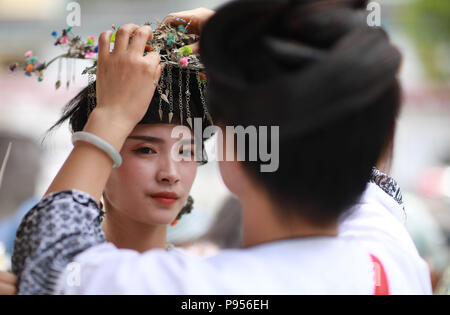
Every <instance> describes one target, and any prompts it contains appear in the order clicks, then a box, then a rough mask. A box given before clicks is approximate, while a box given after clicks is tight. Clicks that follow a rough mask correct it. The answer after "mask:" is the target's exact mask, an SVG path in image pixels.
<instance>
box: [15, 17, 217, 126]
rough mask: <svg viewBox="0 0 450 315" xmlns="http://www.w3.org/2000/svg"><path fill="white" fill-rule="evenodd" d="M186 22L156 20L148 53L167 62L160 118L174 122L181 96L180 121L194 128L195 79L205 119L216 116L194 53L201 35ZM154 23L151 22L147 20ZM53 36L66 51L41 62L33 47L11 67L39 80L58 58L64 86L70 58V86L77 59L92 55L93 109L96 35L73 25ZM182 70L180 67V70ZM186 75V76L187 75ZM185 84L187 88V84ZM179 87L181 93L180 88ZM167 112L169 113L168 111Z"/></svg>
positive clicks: (161, 83) (160, 86)
mask: <svg viewBox="0 0 450 315" xmlns="http://www.w3.org/2000/svg"><path fill="white" fill-rule="evenodd" d="M177 20H178V21H181V22H182V23H184V24H180V25H178V26H172V25H169V24H164V23H161V22H156V23H155V24H156V27H155V28H154V32H153V40H152V41H149V42H147V45H146V47H145V51H144V55H145V54H147V53H148V52H151V51H156V52H158V53H159V54H160V56H161V64H162V65H164V67H163V72H162V75H161V78H160V81H159V82H158V85H157V91H158V93H159V96H160V98H159V107H158V113H159V119H160V121H166V120H165V117H167V122H168V123H171V122H172V119H173V116H174V112H175V109H174V104H175V102H174V100H177V103H178V108H177V112H178V115H179V119H180V123H181V124H183V120H184V119H186V122H187V123H188V124H189V126H190V127H191V128H192V116H191V108H190V106H191V104H190V99H191V95H192V91H191V87H192V86H193V85H192V84H191V83H193V82H191V81H194V82H195V83H196V85H195V86H196V87H197V88H198V92H199V97H200V100H201V103H202V104H201V105H202V107H203V119H207V120H208V121H209V123H210V124H211V125H212V124H213V122H212V118H211V115H210V114H209V112H208V110H207V107H206V101H205V91H206V85H207V75H206V72H205V69H204V66H203V65H202V63H201V62H200V58H199V55H198V54H194V53H193V51H192V49H191V47H190V46H189V45H191V44H193V43H195V42H196V41H198V40H199V36H198V35H195V34H189V33H188V29H189V26H190V24H191V22H192V20H189V21H186V20H183V19H177ZM145 24H146V25H151V23H145ZM113 29H114V33H113V35H112V37H111V43H114V41H115V36H116V33H117V30H118V28H117V29H116V27H115V26H114V25H113ZM52 36H54V37H55V38H56V42H55V43H54V45H55V46H61V47H63V48H64V50H65V53H63V54H61V55H59V56H57V57H55V58H53V59H52V60H51V61H50V62H48V63H45V62H39V60H38V58H37V57H34V56H33V53H32V52H31V51H28V52H26V53H25V58H26V60H25V61H24V62H21V63H15V64H12V65H10V66H9V69H10V70H11V71H15V70H16V69H20V68H21V69H23V70H24V72H25V75H27V76H31V75H32V74H36V75H37V76H38V81H42V80H43V77H44V70H46V69H47V68H48V67H49V66H50V65H51V64H52V63H53V62H54V61H56V60H58V78H57V81H56V84H55V87H56V89H58V88H59V87H60V86H61V70H62V61H63V60H65V61H66V65H67V81H66V86H67V88H68V87H69V85H70V82H71V81H75V74H74V68H75V61H76V60H77V59H91V60H93V65H92V66H90V67H87V68H86V69H84V71H83V72H82V74H88V81H89V85H88V86H89V97H88V98H89V108H88V112H91V111H92V110H93V109H94V107H95V105H96V94H95V88H94V84H95V82H94V81H95V78H94V76H95V74H96V71H97V52H98V46H97V45H95V37H94V36H89V37H88V38H87V39H86V40H82V39H81V38H80V37H79V36H75V35H74V34H73V32H72V27H69V28H67V29H63V30H62V32H61V34H60V35H58V33H57V32H56V31H53V32H52ZM130 39H131V38H130ZM177 70H178V71H177ZM174 72H175V73H176V72H178V75H177V77H178V82H176V83H178V89H175V88H174V84H176V83H175V82H173V73H174ZM183 78H184V79H183ZM183 87H185V88H183ZM177 91H178V95H176V92H177ZM183 91H184V93H183ZM165 113H166V115H164V114H165Z"/></svg>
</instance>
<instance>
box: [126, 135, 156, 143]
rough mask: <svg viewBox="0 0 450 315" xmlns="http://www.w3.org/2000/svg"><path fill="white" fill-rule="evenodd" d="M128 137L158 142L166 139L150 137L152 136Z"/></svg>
mask: <svg viewBox="0 0 450 315" xmlns="http://www.w3.org/2000/svg"><path fill="white" fill-rule="evenodd" d="M128 139H136V140H144V141H147V142H156V143H163V142H164V140H163V139H161V138H156V137H150V136H129V137H128Z"/></svg>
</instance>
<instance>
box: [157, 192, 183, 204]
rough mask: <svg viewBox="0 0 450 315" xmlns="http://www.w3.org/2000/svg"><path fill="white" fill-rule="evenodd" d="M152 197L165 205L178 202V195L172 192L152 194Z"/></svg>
mask: <svg viewBox="0 0 450 315" xmlns="http://www.w3.org/2000/svg"><path fill="white" fill-rule="evenodd" d="M151 197H152V198H153V199H155V200H156V201H158V202H159V203H162V204H164V205H172V204H174V203H175V202H176V201H177V200H178V198H179V197H178V195H177V194H175V193H172V192H160V193H156V194H152V195H151Z"/></svg>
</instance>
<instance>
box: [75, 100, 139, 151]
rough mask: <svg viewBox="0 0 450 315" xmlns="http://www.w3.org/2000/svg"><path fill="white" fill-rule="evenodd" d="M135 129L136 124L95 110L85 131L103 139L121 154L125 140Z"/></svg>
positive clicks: (102, 110)
mask: <svg viewBox="0 0 450 315" xmlns="http://www.w3.org/2000/svg"><path fill="white" fill-rule="evenodd" d="M134 127H135V124H134V123H131V122H128V121H127V120H125V119H121V118H120V117H118V116H117V115H114V114H113V113H111V112H109V111H108V110H105V109H103V108H95V109H94V110H93V111H92V112H91V114H90V115H89V118H88V121H87V123H86V125H85V126H84V128H83V131H86V132H89V133H92V134H94V135H96V136H98V137H100V138H102V139H103V140H105V141H107V142H108V143H109V144H111V145H112V146H113V147H114V148H115V149H116V150H117V151H119V152H120V150H121V148H122V145H123V143H124V142H125V139H126V138H127V137H128V135H129V134H130V133H131V131H132V130H133V129H134Z"/></svg>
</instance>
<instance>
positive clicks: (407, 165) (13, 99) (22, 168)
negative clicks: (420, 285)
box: [0, 0, 450, 293]
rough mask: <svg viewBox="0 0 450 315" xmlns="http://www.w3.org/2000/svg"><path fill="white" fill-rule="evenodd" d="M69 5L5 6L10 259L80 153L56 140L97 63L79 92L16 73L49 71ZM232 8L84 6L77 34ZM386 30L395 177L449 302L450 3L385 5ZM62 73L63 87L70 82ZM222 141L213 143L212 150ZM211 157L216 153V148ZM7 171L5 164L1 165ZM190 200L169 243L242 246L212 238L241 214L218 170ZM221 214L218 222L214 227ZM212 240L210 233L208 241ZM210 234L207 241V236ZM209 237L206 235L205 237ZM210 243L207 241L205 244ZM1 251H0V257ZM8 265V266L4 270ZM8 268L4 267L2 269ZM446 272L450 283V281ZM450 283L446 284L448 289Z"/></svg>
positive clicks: (36, 1)
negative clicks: (391, 58)
mask: <svg viewBox="0 0 450 315" xmlns="http://www.w3.org/2000/svg"><path fill="white" fill-rule="evenodd" d="M71 2H72V1H65V0H0V163H1V161H3V158H4V156H5V154H6V152H7V148H8V144H9V143H10V142H12V148H11V152H10V157H9V160H8V164H7V167H6V170H5V173H4V178H3V183H0V185H1V188H0V242H3V245H4V247H5V250H6V251H8V250H10V247H11V246H10V245H8V244H9V243H11V234H13V233H12V232H11V230H10V229H11V222H14V220H16V221H17V217H20V216H21V215H23V213H25V212H26V211H27V210H28V209H29V206H30V205H32V204H33V203H34V202H35V201H36V200H37V199H39V197H40V196H41V195H42V194H43V193H44V192H45V191H46V189H47V187H48V185H49V184H50V182H51V180H52V178H53V177H54V176H55V175H56V173H57V171H58V169H59V168H60V167H61V165H62V163H63V162H64V160H65V158H66V157H67V155H68V153H69V152H70V150H71V148H72V145H71V141H70V134H69V131H68V128H67V126H63V127H61V128H59V129H58V130H57V131H55V132H53V133H51V134H49V135H48V136H47V137H46V139H45V141H43V140H44V136H45V135H46V130H47V129H48V128H49V127H50V126H51V125H52V124H53V123H54V122H56V120H57V119H58V118H59V115H60V114H61V110H62V108H63V106H64V105H65V104H66V103H67V102H68V101H69V100H70V99H71V98H72V97H73V96H75V95H76V94H77V93H78V92H79V91H80V90H81V89H82V88H83V87H85V86H86V85H87V77H85V76H82V75H81V71H82V70H83V69H84V68H85V67H86V66H88V65H90V64H91V63H90V62H89V61H86V62H85V61H77V62H76V64H75V74H76V76H75V82H73V83H71V85H70V87H69V88H68V89H66V87H65V86H64V85H63V86H62V87H61V88H60V89H58V90H55V82H56V80H57V69H58V66H57V64H56V63H55V64H54V65H53V67H51V68H50V69H48V70H47V71H46V73H45V78H44V80H43V81H42V82H38V81H37V79H36V77H35V76H33V77H31V78H30V77H27V76H25V75H24V74H23V72H20V71H18V72H16V73H9V71H8V65H9V64H10V63H13V62H16V61H21V60H24V53H25V52H26V51H28V50H32V51H33V55H34V56H38V57H39V58H40V59H42V60H46V61H48V60H49V59H50V58H52V57H54V56H56V55H58V54H60V53H61V50H60V49H61V48H60V47H57V46H54V45H53V37H52V36H51V32H52V31H53V30H56V31H57V32H60V31H61V30H62V29H63V28H67V22H66V17H67V15H68V14H69V13H70V12H71V10H67V5H68V4H69V3H71ZM225 2H226V1H224V0H184V1H181V0H129V1H123V0H121V1H119V0H108V1H106V0H90V1H85V0H79V1H77V3H78V4H79V5H80V8H81V20H80V23H81V25H80V26H75V27H74V28H73V32H74V33H75V34H78V35H80V36H81V37H82V38H87V37H88V36H90V35H93V36H95V38H97V37H98V35H99V34H100V33H101V32H103V31H105V30H108V29H110V28H111V25H112V24H115V25H122V24H126V23H130V22H133V23H136V24H143V23H145V22H147V21H155V20H162V19H163V18H164V17H165V16H166V15H167V14H169V13H171V12H177V11H183V10H188V9H192V8H196V7H207V8H210V9H214V8H216V7H217V6H219V5H220V4H222V3H225ZM376 2H377V3H379V4H380V5H381V23H382V26H383V27H385V28H386V29H387V31H388V33H389V34H390V36H391V38H392V41H393V42H394V43H395V44H396V45H397V46H398V47H399V49H400V50H401V52H402V53H403V56H404V61H403V65H402V69H401V79H402V83H403V89H404V93H403V98H404V102H403V110H402V112H401V116H400V119H399V122H398V129H397V135H396V137H397V138H396V142H395V148H394V162H393V167H392V175H393V176H394V177H395V178H396V180H397V181H398V182H399V184H400V186H401V187H402V189H403V194H404V201H405V205H406V209H407V213H408V228H409V230H410V232H411V234H412V236H413V238H414V241H415V243H416V245H417V247H418V249H419V251H420V253H421V255H422V256H423V257H424V258H425V259H426V260H427V261H428V262H429V264H430V268H431V270H432V272H433V282H434V286H435V289H436V293H446V292H449V287H448V283H450V280H449V278H450V271H449V270H448V269H449V268H448V266H449V263H448V262H449V260H448V253H449V244H450V1H448V0H383V1H382V0H380V1H376ZM65 67H66V65H65V64H63V72H62V80H63V82H64V81H65V78H66V68H65ZM210 141H214V140H210ZM208 145H209V148H210V147H212V144H211V143H210V144H208ZM0 167H1V164H0ZM192 196H193V198H194V200H195V204H194V211H193V212H192V214H190V215H189V216H185V217H184V218H183V219H182V220H181V221H180V224H179V225H177V226H176V227H173V228H170V231H169V240H170V241H172V242H174V243H178V244H189V245H190V244H192V243H193V241H194V240H198V239H199V238H202V239H203V240H205V239H207V238H208V236H210V239H211V240H213V241H215V243H216V245H217V246H216V247H214V246H213V247H211V248H208V250H206V251H205V247H202V251H203V252H202V253H204V254H208V253H210V252H214V251H216V250H217V249H218V248H223V247H233V246H237V245H236V244H238V243H236V239H239V237H240V236H239V231H234V230H233V233H234V235H235V239H231V240H225V241H224V240H223V237H224V235H225V234H226V232H223V234H222V241H218V239H219V238H220V237H221V236H220V235H214V236H211V235H212V234H211V230H209V229H213V230H214V229H215V226H216V225H215V224H217V222H225V221H226V222H229V223H228V224H229V225H230V228H231V227H232V226H235V225H236V222H239V213H238V211H235V210H233V211H231V210H230V211H229V212H228V213H229V216H230V217H228V218H225V217H223V215H224V213H227V209H236V208H239V205H236V203H235V202H234V201H232V200H230V199H229V198H230V196H229V193H228V191H227V189H226V188H225V187H224V185H223V183H222V181H221V179H220V176H219V172H218V167H217V163H215V162H210V163H208V164H207V165H205V166H202V167H200V168H199V171H198V176H197V179H196V181H195V183H194V186H193V190H192ZM218 213H219V216H220V215H222V217H220V221H217V219H216V217H217V214H218ZM208 230H209V232H208ZM207 232H208V233H207ZM205 233H207V234H205ZM205 235H206V236H205ZM1 251H2V246H1V245H0V254H1ZM0 264H1V260H0ZM0 267H1V266H0ZM446 270H447V273H445V272H446ZM445 277H447V280H445V279H446V278H445Z"/></svg>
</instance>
